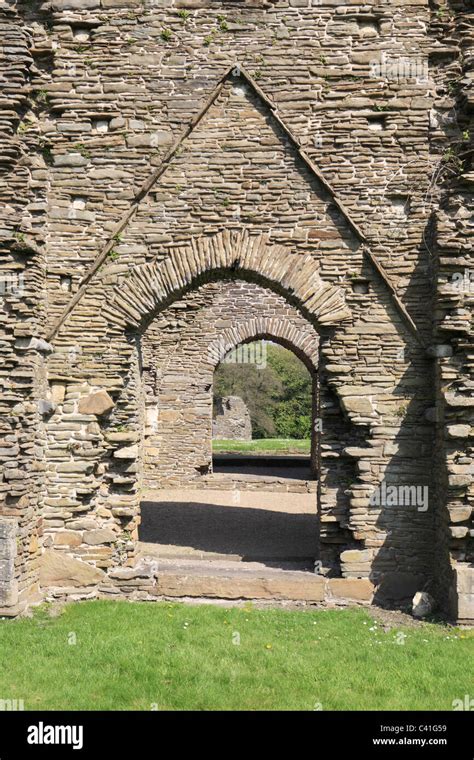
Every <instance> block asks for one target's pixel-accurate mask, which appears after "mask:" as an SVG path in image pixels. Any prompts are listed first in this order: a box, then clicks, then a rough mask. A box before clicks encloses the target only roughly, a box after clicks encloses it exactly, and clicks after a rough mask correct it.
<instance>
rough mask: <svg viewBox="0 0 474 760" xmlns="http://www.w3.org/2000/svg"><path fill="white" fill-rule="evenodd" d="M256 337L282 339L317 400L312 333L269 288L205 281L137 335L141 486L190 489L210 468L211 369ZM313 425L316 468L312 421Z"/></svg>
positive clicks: (316, 344) (314, 337)
mask: <svg viewBox="0 0 474 760" xmlns="http://www.w3.org/2000/svg"><path fill="white" fill-rule="evenodd" d="M259 339H268V340H271V341H274V342H276V343H280V344H281V345H283V346H285V347H286V348H289V349H290V350H291V351H293V352H294V353H295V354H296V355H297V356H298V358H300V359H301V361H302V362H303V363H304V364H305V366H306V367H307V369H308V371H309V372H310V374H311V376H312V378H313V384H314V397H315V389H316V371H317V367H318V361H319V359H318V357H319V336H318V333H317V332H316V330H315V329H314V327H313V326H312V325H311V324H310V323H309V322H308V320H306V319H305V318H304V317H303V316H302V315H301V314H300V313H299V312H298V311H297V309H295V307H293V306H291V305H290V304H289V303H288V302H287V301H286V299H285V298H284V297H283V296H281V295H278V294H276V293H274V292H272V291H270V290H269V289H268V288H264V287H262V286H261V285H257V284H255V283H251V282H250V283H249V282H245V281H242V280H225V281H222V282H210V283H207V284H205V285H203V286H202V287H200V288H198V289H197V290H194V291H192V292H190V293H188V294H187V295H185V296H184V297H183V298H182V299H180V300H179V301H177V302H176V303H174V304H173V305H171V306H170V307H169V308H167V309H165V310H164V311H163V312H160V315H159V318H157V319H156V320H154V321H153V322H152V323H151V324H150V325H149V327H148V329H147V330H146V331H145V333H144V335H143V337H142V357H143V359H142V362H143V383H144V388H145V405H146V413H145V417H146V426H145V439H144V479H145V484H146V485H147V486H151V487H155V488H157V487H160V488H166V487H169V486H180V487H193V486H195V485H196V482H197V481H199V480H200V479H202V477H203V476H205V475H208V474H209V473H211V472H212V384H213V375H214V371H215V369H216V367H217V365H218V364H219V362H220V361H222V360H223V359H224V357H225V356H226V354H227V353H228V352H229V351H230V350H231V349H233V348H235V347H236V346H238V345H242V344H246V343H248V342H250V341H252V340H259ZM313 417H316V410H315V408H314V409H313ZM312 428H313V433H314V434H313V436H312V441H313V444H312V450H311V463H312V469H313V472H315V470H316V459H317V452H316V435H315V433H316V425H313V426H312Z"/></svg>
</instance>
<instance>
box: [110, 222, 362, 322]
mask: <svg viewBox="0 0 474 760" xmlns="http://www.w3.org/2000/svg"><path fill="white" fill-rule="evenodd" d="M225 271H229V272H233V273H234V274H236V275H237V274H238V273H240V274H241V275H242V276H243V277H244V278H245V276H247V277H253V278H258V279H260V280H262V282H263V283H265V284H268V286H269V287H273V288H274V289H278V290H280V291H281V290H284V291H286V292H288V294H290V295H291V296H292V298H294V299H295V300H296V301H297V302H299V304H300V306H301V307H302V308H304V309H305V311H306V312H309V314H311V315H312V316H313V317H314V318H315V320H316V321H319V322H321V324H324V325H332V324H337V323H338V322H341V321H343V320H345V319H347V318H348V317H349V316H350V311H349V309H348V307H347V305H346V303H345V298H344V291H343V289H342V288H337V287H335V286H333V285H330V284H329V283H327V282H324V281H323V280H322V279H321V277H320V275H319V271H318V264H317V262H316V261H315V260H314V259H313V258H312V257H311V256H305V257H304V258H300V257H299V256H298V255H296V254H294V253H292V252H290V251H288V250H287V249H286V248H284V247H283V246H280V245H272V244H271V243H270V242H269V239H268V236H267V235H265V234H261V235H249V234H248V233H247V232H243V233H236V232H232V233H231V232H229V231H224V232H220V233H218V234H216V235H213V236H210V237H202V238H199V239H197V240H195V239H193V240H191V242H190V245H189V246H186V247H180V248H178V249H175V250H173V253H172V255H170V256H168V258H166V259H164V260H163V261H161V262H159V263H156V262H154V263H153V264H144V265H142V266H140V267H137V268H136V269H135V270H134V271H132V273H131V275H130V276H129V277H128V278H127V280H126V281H122V282H120V283H119V284H118V285H117V286H116V287H115V289H114V294H113V297H112V299H111V302H110V304H108V305H107V306H106V307H105V309H104V314H106V315H107V318H108V319H109V320H110V321H111V322H113V323H120V324H126V325H127V326H129V327H132V328H138V327H139V326H140V325H141V324H143V323H144V322H145V321H146V320H147V319H149V317H150V315H151V314H153V312H154V311H156V310H157V309H158V308H159V307H160V305H161V304H162V303H163V302H164V301H165V300H167V299H169V298H170V297H172V296H173V294H175V293H176V295H178V294H179V293H180V292H182V291H183V290H185V289H186V288H188V287H191V286H192V284H193V282H195V281H196V280H198V279H200V278H203V277H205V276H206V275H209V277H211V276H212V274H213V273H216V272H225Z"/></svg>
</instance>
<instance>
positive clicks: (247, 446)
mask: <svg viewBox="0 0 474 760" xmlns="http://www.w3.org/2000/svg"><path fill="white" fill-rule="evenodd" d="M310 446H311V442H310V440H309V439H306V438H302V439H301V440H297V439H296V438H293V439H292V438H256V439H255V440H253V441H223V440H220V441H219V440H215V441H213V442H212V450H213V451H214V452H215V453H218V452H227V451H229V452H242V453H247V452H248V453H250V454H251V453H252V452H253V451H256V452H258V453H260V454H261V453H266V452H268V453H269V454H273V453H275V452H279V453H280V454H309V452H310Z"/></svg>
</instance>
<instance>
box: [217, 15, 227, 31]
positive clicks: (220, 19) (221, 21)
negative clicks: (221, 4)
mask: <svg viewBox="0 0 474 760" xmlns="http://www.w3.org/2000/svg"><path fill="white" fill-rule="evenodd" d="M217 21H218V22H219V29H220V30H221V32H227V31H228V30H229V24H228V23H227V21H226V18H225V16H218V17H217Z"/></svg>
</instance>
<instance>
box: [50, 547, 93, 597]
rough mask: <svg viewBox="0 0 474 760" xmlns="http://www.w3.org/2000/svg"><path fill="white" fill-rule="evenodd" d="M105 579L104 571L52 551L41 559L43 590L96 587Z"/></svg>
mask: <svg viewBox="0 0 474 760" xmlns="http://www.w3.org/2000/svg"><path fill="white" fill-rule="evenodd" d="M105 577H106V575H105V573H104V572H103V570H100V569H99V568H97V567H93V566H92V565H91V564H89V563H87V562H82V561H81V560H78V559H75V558H73V557H69V556H67V555H66V554H63V553H60V552H57V551H54V550H52V549H47V550H46V551H45V552H44V554H43V555H42V557H41V568H40V583H41V586H42V587H43V588H48V586H66V587H69V586H73V587H75V588H76V587H77V588H79V587H81V586H94V585H96V584H97V583H100V582H101V581H103V580H104V578H105Z"/></svg>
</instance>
